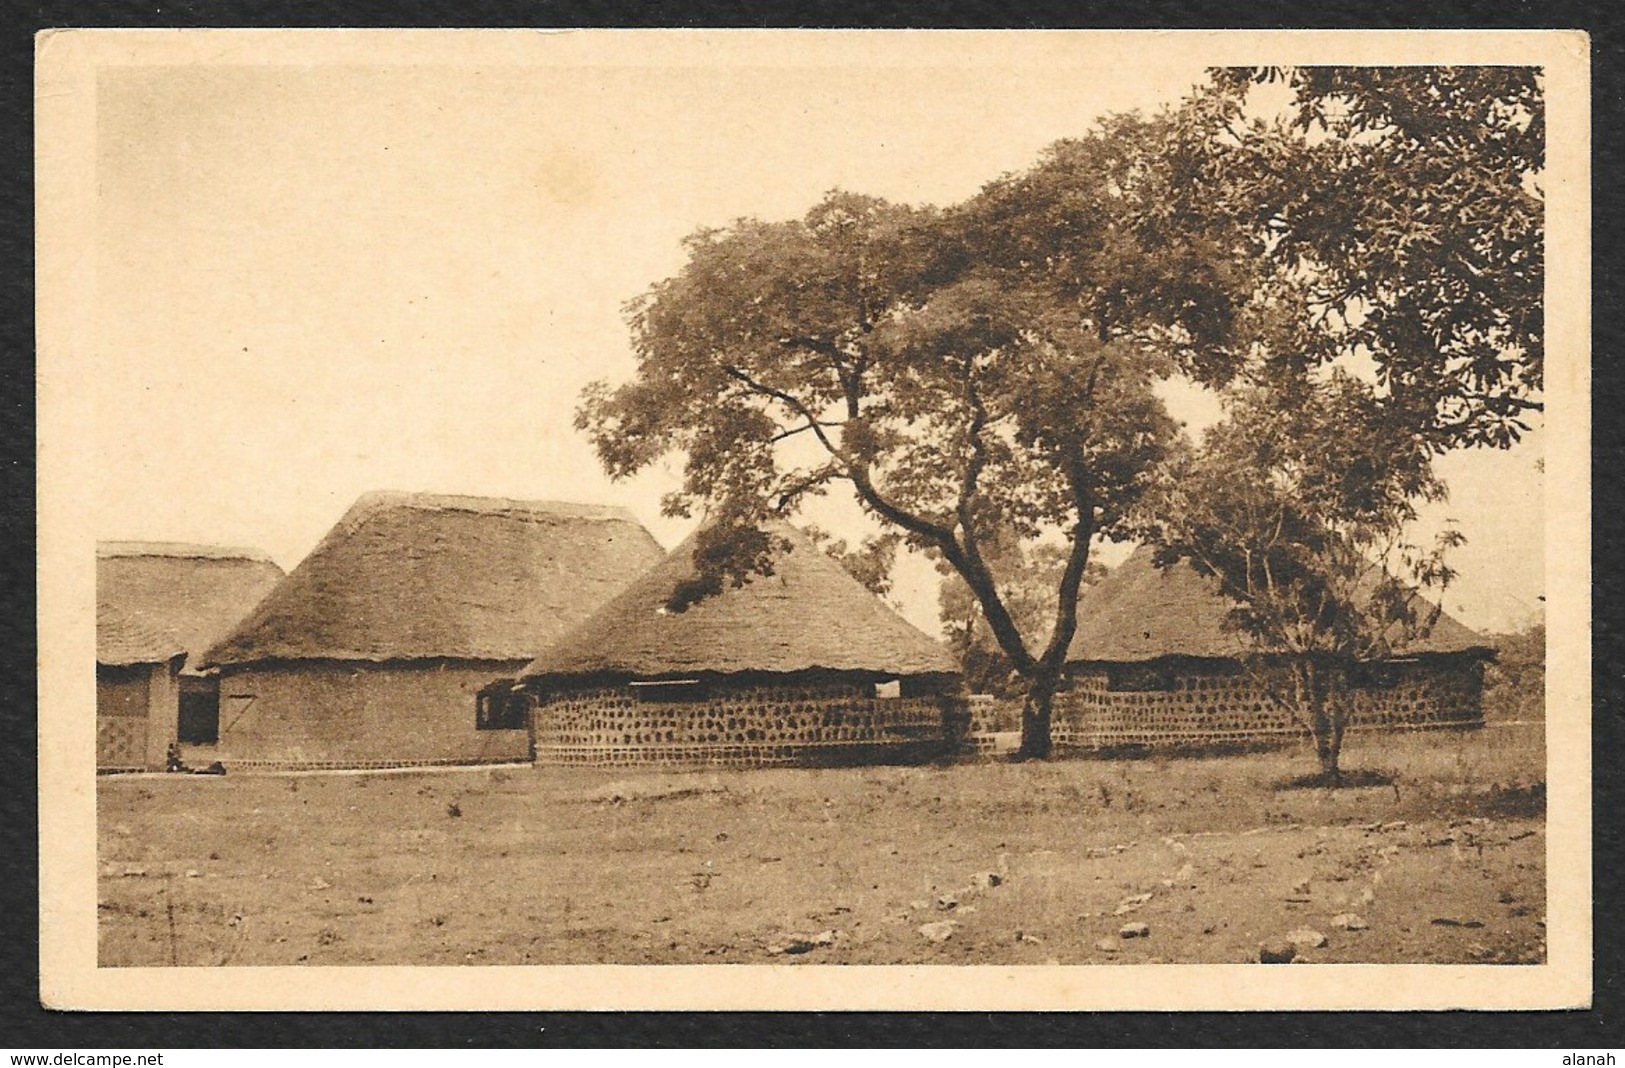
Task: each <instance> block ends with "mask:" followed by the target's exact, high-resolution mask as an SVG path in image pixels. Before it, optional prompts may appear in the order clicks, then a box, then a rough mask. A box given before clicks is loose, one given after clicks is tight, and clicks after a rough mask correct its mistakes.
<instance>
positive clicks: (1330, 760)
mask: <svg viewBox="0 0 1625 1068" xmlns="http://www.w3.org/2000/svg"><path fill="white" fill-rule="evenodd" d="M1299 671H1300V675H1299V685H1298V693H1299V695H1300V698H1299V699H1300V700H1301V701H1302V702H1303V703H1304V704H1306V705H1307V709H1306V711H1307V712H1308V713H1309V715H1308V717H1307V718H1308V720H1309V725H1310V730H1311V731H1312V732H1313V733H1314V736H1315V760H1316V762H1317V763H1318V764H1319V765H1320V775H1321V778H1322V779H1323V780H1324V781H1325V782H1326V783H1327V784H1328V785H1332V786H1335V785H1337V783H1338V782H1339V781H1340V780H1341V779H1342V777H1343V772H1342V769H1341V768H1339V767H1338V759H1339V757H1340V756H1341V755H1342V752H1343V728H1344V727H1345V726H1346V722H1345V720H1346V716H1345V715H1344V711H1345V704H1344V701H1343V694H1342V690H1341V686H1340V685H1339V683H1340V680H1339V679H1338V678H1337V677H1336V676H1335V669H1334V668H1329V667H1328V668H1326V669H1325V670H1324V671H1321V670H1319V669H1317V667H1316V665H1315V663H1314V661H1312V660H1309V661H1304V662H1303V663H1302V664H1301V665H1300V668H1299Z"/></svg>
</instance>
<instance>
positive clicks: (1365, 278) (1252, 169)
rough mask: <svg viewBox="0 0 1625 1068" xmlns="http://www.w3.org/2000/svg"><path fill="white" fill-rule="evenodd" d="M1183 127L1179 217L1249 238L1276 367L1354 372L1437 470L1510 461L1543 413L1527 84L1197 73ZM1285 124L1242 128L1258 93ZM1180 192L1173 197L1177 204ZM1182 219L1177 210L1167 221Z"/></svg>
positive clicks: (1537, 190) (1473, 73)
mask: <svg viewBox="0 0 1625 1068" xmlns="http://www.w3.org/2000/svg"><path fill="white" fill-rule="evenodd" d="M1211 76H1212V77H1211V85H1210V86H1209V88H1208V90H1207V91H1206V92H1204V93H1200V94H1198V95H1197V96H1196V97H1194V98H1193V99H1192V100H1191V101H1190V102H1189V103H1188V104H1187V105H1186V107H1185V108H1184V109H1183V112H1182V114H1183V116H1184V121H1185V122H1186V123H1188V124H1189V127H1190V129H1191V135H1192V136H1193V137H1194V138H1195V139H1196V141H1195V143H1196V144H1198V145H1200V146H1201V149H1200V152H1199V155H1200V157H1201V162H1200V163H1199V164H1198V165H1197V172H1198V174H1199V180H1198V181H1196V182H1193V183H1192V184H1191V185H1190V186H1189V187H1187V190H1186V193H1187V200H1188V202H1190V203H1193V204H1194V203H1196V202H1198V201H1201V202H1205V203H1206V204H1207V205H1208V206H1209V210H1211V211H1213V212H1215V213H1216V214H1217V215H1221V216H1225V217H1228V218H1230V219H1232V220H1234V221H1235V222H1236V223H1237V224H1238V225H1239V226H1240V227H1241V229H1242V231H1243V232H1244V233H1245V234H1246V235H1248V238H1249V241H1250V244H1251V250H1250V251H1251V254H1252V255H1253V256H1255V257H1257V258H1258V259H1259V260H1260V261H1262V262H1265V263H1268V264H1269V265H1270V266H1271V268H1272V273H1271V275H1270V280H1269V285H1268V286H1267V287H1266V288H1265V289H1264V290H1263V291H1261V295H1263V296H1264V297H1265V298H1266V299H1270V300H1273V301H1274V302H1276V303H1277V304H1278V305H1279V306H1281V307H1283V308H1293V309H1296V313H1295V314H1293V315H1291V316H1288V317H1283V318H1281V319H1280V320H1279V321H1278V322H1277V323H1276V324H1275V328H1274V336H1273V337H1272V341H1273V345H1272V349H1273V351H1274V353H1275V354H1276V357H1277V358H1278V359H1282V360H1288V361H1292V362H1295V363H1297V364H1299V365H1300V366H1315V365H1321V364H1325V363H1329V362H1333V361H1336V360H1339V359H1343V360H1348V359H1350V358H1352V359H1353V360H1354V363H1355V365H1361V364H1366V363H1369V364H1370V365H1371V366H1372V368H1373V369H1374V371H1375V375H1374V377H1375V380H1376V381H1377V382H1378V384H1379V385H1380V387H1381V389H1382V399H1383V406H1384V407H1385V408H1388V409H1390V410H1391V411H1392V413H1393V416H1394V418H1396V419H1400V420H1403V421H1405V422H1406V423H1408V424H1409V425H1411V426H1413V427H1415V428H1417V429H1418V430H1420V431H1423V432H1424V433H1425V434H1426V435H1427V438H1428V441H1429V444H1430V445H1431V447H1433V448H1434V449H1435V450H1438V451H1442V450H1445V449H1449V448H1454V447H1457V446H1461V445H1488V446H1494V447H1501V448H1504V447H1507V446H1509V445H1511V444H1513V443H1515V442H1516V441H1518V440H1519V438H1520V437H1521V436H1522V434H1523V433H1524V432H1526V431H1527V430H1529V429H1530V425H1531V424H1530V421H1529V417H1530V414H1531V413H1534V412H1537V411H1538V410H1539V409H1540V400H1539V393H1540V389H1541V385H1542V382H1543V374H1544V358H1545V344H1544V341H1545V338H1544V327H1543V322H1544V320H1543V310H1542V290H1543V286H1544V283H1545V255H1544V238H1545V229H1544V204H1543V200H1542V190H1541V186H1540V181H1541V175H1542V172H1543V169H1544V166H1545V107H1544V98H1543V94H1542V88H1541V80H1540V74H1539V71H1538V70H1536V69H1533V68H1526V67H1393V68H1384V67H1359V68H1355V67H1293V68H1285V69H1283V68H1271V67H1264V68H1241V69H1223V70H1215V71H1213V72H1211ZM1261 87H1263V88H1262V91H1264V92H1268V91H1269V90H1270V89H1271V88H1272V87H1273V89H1274V91H1276V92H1280V91H1283V90H1284V91H1285V92H1287V93H1288V94H1289V96H1290V103H1289V105H1288V107H1287V111H1286V113H1285V115H1284V116H1282V117H1278V118H1275V119H1273V120H1270V119H1263V118H1249V115H1251V114H1252V113H1253V112H1254V111H1256V110H1257V109H1256V107H1254V108H1250V107H1249V101H1255V100H1256V96H1257V94H1258V93H1259V92H1260V91H1261ZM1176 192H1177V190H1176ZM1180 210H1183V209H1180Z"/></svg>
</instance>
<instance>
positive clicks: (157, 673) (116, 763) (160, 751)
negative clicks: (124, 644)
mask: <svg viewBox="0 0 1625 1068" xmlns="http://www.w3.org/2000/svg"><path fill="white" fill-rule="evenodd" d="M179 715H180V686H179V682H178V680H177V676H176V674H175V671H174V669H173V667H172V666H171V665H168V664H134V665H130V666H127V667H113V666H110V665H106V664H98V665H97V666H96V769H97V770H98V771H162V770H164V767H165V764H166V762H167V760H168V756H169V744H170V743H171V742H173V741H174V740H175V738H176V730H177V727H178V721H179Z"/></svg>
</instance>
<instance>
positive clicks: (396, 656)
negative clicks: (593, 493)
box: [206, 493, 661, 664]
mask: <svg viewBox="0 0 1625 1068" xmlns="http://www.w3.org/2000/svg"><path fill="white" fill-rule="evenodd" d="M660 556H661V551H660V546H659V545H658V544H657V543H656V542H655V540H654V538H652V537H650V535H649V532H648V531H646V530H644V529H643V527H642V526H641V525H640V524H639V523H638V521H637V520H636V519H634V518H633V517H632V515H631V513H630V512H627V511H626V510H625V509H621V508H606V507H601V506H597V505H586V504H566V503H560V502H553V501H514V500H504V499H498V498H488V497H452V496H437V495H430V494H406V493H371V494H367V495H366V496H364V497H362V498H361V499H360V500H359V501H357V502H356V504H355V505H354V506H353V507H352V508H351V509H350V510H349V512H348V513H346V514H345V516H344V518H343V519H341V520H339V523H338V525H337V526H335V527H334V528H333V529H332V530H331V531H329V532H328V534H327V536H326V537H325V538H323V539H322V541H321V543H320V544H319V545H317V546H316V548H315V549H313V550H312V551H311V553H310V555H309V556H308V557H306V558H305V560H304V561H303V562H302V563H300V564H299V566H298V567H296V568H294V570H293V572H292V573H291V574H289V575H288V577H287V578H286V579H285V580H283V582H282V583H281V584H280V585H279V586H277V588H276V589H275V590H274V591H272V593H271V595H270V596H269V597H267V598H266V599H265V600H264V601H263V602H261V604H260V606H259V607H258V608H257V609H256V610H255V611H254V612H253V613H252V614H250V615H249V617H248V618H247V619H245V620H243V622H242V623H241V625H239V626H238V627H237V628H236V629H235V630H234V631H232V632H231V634H229V635H228V636H227V637H226V638H225V639H224V640H223V641H221V642H220V643H219V644H218V645H217V646H215V647H214V648H213V649H212V650H210V651H209V653H208V654H207V657H206V659H207V660H208V662H209V663H212V664H244V663H251V662H254V661H262V660H309V659H323V660H367V661H386V660H423V659H442V658H444V659H465V660H526V659H529V658H530V657H533V656H535V655H536V652H537V650H539V649H542V648H544V647H545V646H546V645H547V644H548V643H549V642H551V641H553V640H554V639H556V638H558V637H559V636H561V635H562V634H563V633H564V632H565V631H566V630H567V629H568V628H569V627H571V626H572V625H574V624H576V623H578V622H580V621H581V620H583V619H585V618H586V617H587V616H588V614H590V613H591V612H592V611H593V609H595V608H597V607H599V606H600V605H602V604H603V603H604V602H605V601H607V600H608V599H609V598H610V597H611V596H612V595H614V594H615V593H618V592H619V591H620V590H621V589H622V588H623V587H625V585H626V584H627V583H628V582H629V581H631V580H632V578H634V577H635V576H637V575H638V574H639V573H640V572H642V571H643V570H644V569H645V568H647V567H649V566H650V565H651V564H653V563H654V562H655V561H656V560H658V559H660Z"/></svg>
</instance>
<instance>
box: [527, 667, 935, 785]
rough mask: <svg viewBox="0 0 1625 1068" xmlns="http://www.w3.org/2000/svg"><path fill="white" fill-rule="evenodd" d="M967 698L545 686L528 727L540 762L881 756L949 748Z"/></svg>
mask: <svg viewBox="0 0 1625 1068" xmlns="http://www.w3.org/2000/svg"><path fill="white" fill-rule="evenodd" d="M962 705H963V702H962V701H961V700H958V699H956V698H952V697H940V696H923V697H879V698H877V697H875V696H874V688H873V686H872V685H868V684H863V683H840V682H835V683H820V684H789V685H782V684H781V685H776V684H772V683H763V684H753V685H734V684H728V683H721V684H715V685H713V686H711V687H709V688H708V689H707V690H706V692H705V693H704V694H703V695H702V696H700V697H699V698H698V699H696V700H692V701H668V700H651V699H649V698H648V697H644V696H640V695H639V693H638V689H637V688H636V687H631V686H606V687H599V688H584V689H576V690H562V691H553V692H548V693H544V694H543V695H541V697H540V698H539V699H538V703H537V704H536V705H535V707H534V708H533V709H532V711H531V732H532V738H533V744H534V750H535V755H536V762H537V763H538V764H586V765H598V766H646V765H663V766H721V767H741V768H742V767H768V766H774V765H798V764H812V765H829V764H865V763H883V762H890V761H906V760H921V759H929V758H931V757H934V756H937V755H941V754H943V753H944V752H946V749H947V746H948V744H949V739H950V737H954V736H957V735H958V734H962V732H963V723H962V722H958V721H956V717H958V720H962V719H963V717H964V711H963V707H962ZM956 722H957V726H956Z"/></svg>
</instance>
